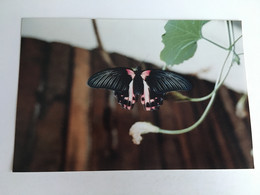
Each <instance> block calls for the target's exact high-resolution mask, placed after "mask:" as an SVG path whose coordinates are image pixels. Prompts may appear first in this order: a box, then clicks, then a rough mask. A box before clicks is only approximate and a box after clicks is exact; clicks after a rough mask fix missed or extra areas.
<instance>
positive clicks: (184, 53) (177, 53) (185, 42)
mask: <svg viewBox="0 0 260 195" xmlns="http://www.w3.org/2000/svg"><path fill="white" fill-rule="evenodd" d="M207 22H208V21H168V22H167V24H166V25H165V30H166V33H165V34H164V35H163V36H162V38H163V43H164V44H165V47H164V49H163V50H162V52H161V59H162V60H163V61H165V62H166V65H165V66H164V67H163V70H164V69H166V68H167V66H170V65H174V64H175V65H176V64H180V63H182V62H183V61H184V60H188V59H190V58H191V57H193V55H194V53H195V51H196V48H197V41H198V40H199V39H202V40H205V41H207V42H209V43H211V44H213V45H215V46H217V47H219V48H220V49H223V50H226V51H228V53H227V55H226V58H225V60H224V62H223V65H222V67H221V70H220V73H219V76H218V78H217V80H216V82H215V86H214V89H213V91H212V92H211V93H210V94H208V95H206V96H204V97H200V98H190V97H187V96H183V95H181V94H179V93H178V92H177V93H176V92H174V93H175V94H174V96H177V100H178V101H190V102H201V101H205V100H208V99H210V100H209V102H208V105H207V107H206V108H205V110H204V112H203V114H202V115H201V117H200V118H199V119H198V120H197V121H196V122H195V123H194V124H192V125H191V126H189V127H187V128H184V129H179V130H166V129H161V128H159V127H157V126H154V125H152V124H151V123H148V122H137V123H135V124H134V125H132V127H131V128H130V132H129V134H130V135H131V136H132V137H133V142H134V143H135V144H140V142H141V140H142V136H141V135H142V134H146V133H163V134H171V135H176V134H183V133H187V132H190V131H192V130H194V129H195V128H196V127H198V126H199V125H200V124H201V123H202V122H203V121H204V120H205V118H206V116H207V114H208V112H209V110H210V108H211V107H212V105H213V102H214V99H215V96H216V93H217V91H218V90H219V88H220V87H221V86H222V85H223V83H224V81H225V80H226V78H227V76H228V74H229V72H230V70H231V68H232V66H233V64H234V63H237V64H238V65H239V64H240V57H239V55H243V54H242V53H241V54H237V53H236V43H237V42H238V41H239V40H240V39H241V38H242V35H241V36H240V37H238V38H237V39H235V35H234V28H233V23H232V22H231V21H227V22H226V23H227V31H228V39H229V47H228V48H226V47H224V46H222V45H220V44H218V43H215V42H214V41H212V40H210V39H208V38H206V37H204V36H203V35H202V32H201V29H202V27H203V25H204V24H206V23H207ZM180 37H181V39H180ZM230 56H232V59H231V63H230V64H229V66H228V68H227V71H226V73H225V74H224V69H225V67H226V66H227V61H228V59H230ZM244 99H245V98H243V99H242V100H244ZM242 100H241V101H242Z"/></svg>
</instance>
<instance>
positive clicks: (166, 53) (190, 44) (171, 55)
mask: <svg viewBox="0 0 260 195" xmlns="http://www.w3.org/2000/svg"><path fill="white" fill-rule="evenodd" d="M207 22H208V21H205V20H169V21H168V22H167V24H166V25H165V27H164V29H165V31H166V32H165V34H163V35H162V42H163V43H164V46H165V47H164V49H163V50H162V51H161V54H160V58H161V60H163V61H164V62H166V65H174V64H180V63H182V62H183V61H184V60H188V59H189V58H191V57H192V56H193V55H194V53H195V51H196V49H197V41H198V40H199V39H201V36H202V35H201V29H202V26H203V25H204V24H205V23H207Z"/></svg>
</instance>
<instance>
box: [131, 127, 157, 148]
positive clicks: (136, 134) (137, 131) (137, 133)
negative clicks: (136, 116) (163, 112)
mask: <svg viewBox="0 0 260 195" xmlns="http://www.w3.org/2000/svg"><path fill="white" fill-rule="evenodd" d="M158 132H159V127H157V126H154V125H152V124H151V123H148V122H136V123H135V124H133V125H132V127H131V128H130V131H129V135H131V136H132V137H133V143H134V144H137V145H139V144H140V143H141V141H142V139H143V138H142V136H141V135H142V134H146V133H158Z"/></svg>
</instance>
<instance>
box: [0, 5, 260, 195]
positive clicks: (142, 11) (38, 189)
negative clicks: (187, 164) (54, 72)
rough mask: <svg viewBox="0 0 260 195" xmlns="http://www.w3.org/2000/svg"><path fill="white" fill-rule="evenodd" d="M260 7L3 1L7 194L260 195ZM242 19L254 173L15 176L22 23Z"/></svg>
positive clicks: (0, 40)
mask: <svg viewBox="0 0 260 195" xmlns="http://www.w3.org/2000/svg"><path fill="white" fill-rule="evenodd" d="M259 13H260V2H259V1H257V0H255V1H253V0H251V1H244V0H236V1H233V0H218V1H208V2H205V1H203V0H197V1H189V0H182V1H176V0H167V1H163V0H160V1H155V0H144V1H142V3H141V2H140V1H138V0H132V1H124V2H122V1H120V0H110V1H105V0H98V1H97V0H96V1H93V2H92V1H79V0H63V1H61V0H57V1H51V0H46V1H37V0H34V1H29V0H24V1H19V0H12V1H10V0H2V1H1V2H0V48H1V50H0V51H1V52H0V91H1V93H0V102H1V103H0V194H260V189H259V185H258V183H259V181H260V176H259V173H260V172H259V169H260V153H259V148H260V142H259V140H260V134H259V132H258V130H259V127H260V120H258V116H260V103H259V100H260V93H259V91H258V88H259V87H258V86H259V83H260V78H259V73H260V70H259V57H258V56H259V52H260V39H259V35H260V25H259V18H260V17H259V16H260V14H259ZM24 17H66V18H71V17H73V18H93V17H94V18H136V19H139V18H142V19H148V18H150V19H238V20H242V21H243V41H244V52H245V62H246V73H247V81H248V92H249V101H250V102H249V103H250V111H251V124H252V133H253V147H254V159H255V167H256V168H255V169H254V170H193V171H186V170H176V171H116V172H109V171H106V172H70V173H68V172H66V173H65V172H63V173H62V172H60V173H12V172H11V167H12V158H13V146H14V145H13V144H14V129H15V110H16V98H17V84H18V72H19V49H20V33H21V18H24Z"/></svg>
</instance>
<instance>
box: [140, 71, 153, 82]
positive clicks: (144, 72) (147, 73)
mask: <svg viewBox="0 0 260 195" xmlns="http://www.w3.org/2000/svg"><path fill="white" fill-rule="evenodd" d="M150 72H151V70H146V71H143V72H142V74H141V77H142V78H143V80H145V79H146V77H147V76H149V75H150Z"/></svg>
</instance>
